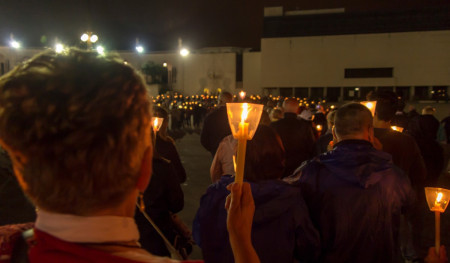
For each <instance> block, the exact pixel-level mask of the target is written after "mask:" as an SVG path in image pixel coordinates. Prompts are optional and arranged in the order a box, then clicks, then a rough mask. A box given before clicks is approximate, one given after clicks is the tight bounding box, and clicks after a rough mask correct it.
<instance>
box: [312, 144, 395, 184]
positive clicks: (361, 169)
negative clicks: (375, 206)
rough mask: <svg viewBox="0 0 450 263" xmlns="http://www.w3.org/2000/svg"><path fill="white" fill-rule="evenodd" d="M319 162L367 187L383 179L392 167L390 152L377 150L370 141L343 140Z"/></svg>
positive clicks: (341, 175)
mask: <svg viewBox="0 0 450 263" xmlns="http://www.w3.org/2000/svg"><path fill="white" fill-rule="evenodd" d="M318 159H319V162H320V163H321V164H322V165H324V166H325V167H326V168H327V169H328V170H330V171H332V172H333V174H334V175H336V176H338V177H340V178H341V179H343V180H345V181H348V182H351V183H354V184H358V185H360V186H361V187H363V188H367V187H369V186H370V185H373V184H375V183H377V182H378V181H380V180H381V178H382V177H383V175H384V174H385V173H389V170H390V169H391V168H392V166H393V164H392V157H391V155H390V154H388V153H385V152H383V151H379V150H376V149H375V148H373V146H372V144H371V143H370V142H368V141H362V140H345V141H341V142H339V143H338V144H336V146H335V147H334V149H333V150H332V151H330V152H327V153H324V154H322V155H320V156H319V157H318Z"/></svg>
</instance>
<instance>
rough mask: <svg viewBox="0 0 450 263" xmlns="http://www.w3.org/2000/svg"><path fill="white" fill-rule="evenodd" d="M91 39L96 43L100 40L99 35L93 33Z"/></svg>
mask: <svg viewBox="0 0 450 263" xmlns="http://www.w3.org/2000/svg"><path fill="white" fill-rule="evenodd" d="M90 40H91V42H92V43H95V42H97V40H98V36H97V35H92V36H91V39H90Z"/></svg>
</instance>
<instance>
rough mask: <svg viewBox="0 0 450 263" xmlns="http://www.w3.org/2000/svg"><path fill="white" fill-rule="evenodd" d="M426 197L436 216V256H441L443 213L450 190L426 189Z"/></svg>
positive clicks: (449, 196)
mask: <svg viewBox="0 0 450 263" xmlns="http://www.w3.org/2000/svg"><path fill="white" fill-rule="evenodd" d="M425 195H426V197H427V203H428V207H429V208H430V210H431V211H433V212H434V215H435V248H436V254H437V255H438V256H439V247H440V244H441V233H440V227H441V213H444V212H445V209H447V206H448V202H449V198H450V190H447V189H443V188H434V187H425Z"/></svg>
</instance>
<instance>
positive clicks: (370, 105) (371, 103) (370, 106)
mask: <svg viewBox="0 0 450 263" xmlns="http://www.w3.org/2000/svg"><path fill="white" fill-rule="evenodd" d="M361 104H362V105H364V106H366V107H367V108H368V109H369V110H370V112H372V116H374V115H375V108H376V106H377V102H376V101H362V102H361Z"/></svg>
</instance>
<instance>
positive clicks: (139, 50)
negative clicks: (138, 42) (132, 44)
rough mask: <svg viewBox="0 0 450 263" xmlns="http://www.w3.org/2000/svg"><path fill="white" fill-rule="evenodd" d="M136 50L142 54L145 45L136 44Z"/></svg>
mask: <svg viewBox="0 0 450 263" xmlns="http://www.w3.org/2000/svg"><path fill="white" fill-rule="evenodd" d="M136 51H137V52H138V53H139V54H141V53H143V52H144V47H143V46H136Z"/></svg>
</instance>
